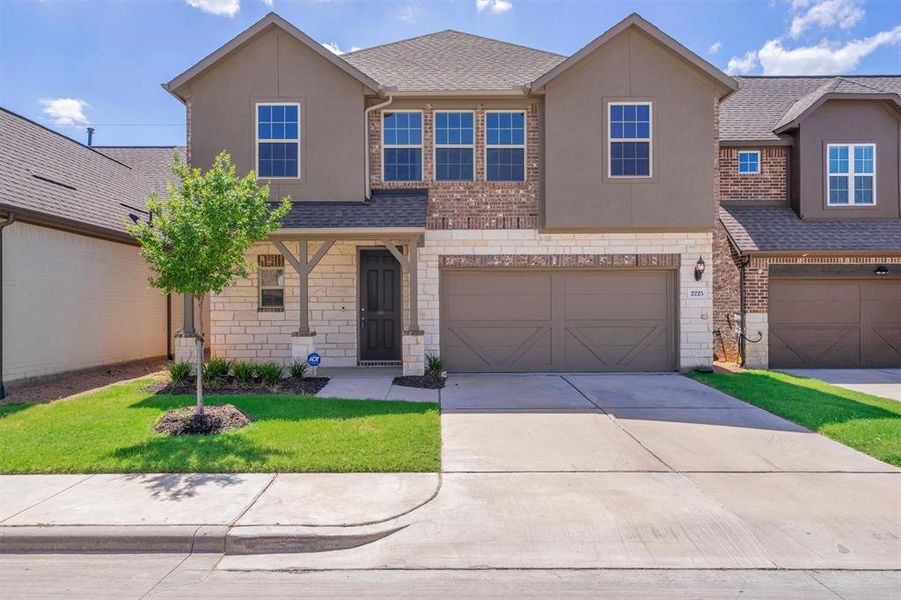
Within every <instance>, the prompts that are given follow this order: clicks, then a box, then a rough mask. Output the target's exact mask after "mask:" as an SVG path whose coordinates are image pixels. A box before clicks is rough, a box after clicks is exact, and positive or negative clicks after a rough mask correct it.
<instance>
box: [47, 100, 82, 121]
mask: <svg viewBox="0 0 901 600" xmlns="http://www.w3.org/2000/svg"><path fill="white" fill-rule="evenodd" d="M40 102H41V104H43V105H44V114H46V115H48V116H49V117H50V118H51V119H53V122H54V124H56V125H87V124H88V123H89V122H90V121H88V118H87V117H86V116H85V114H84V109H86V108H88V107H89V106H90V105H89V104H88V103H87V102H85V101H84V100H78V99H76V98H46V99H43V100H41V101H40Z"/></svg>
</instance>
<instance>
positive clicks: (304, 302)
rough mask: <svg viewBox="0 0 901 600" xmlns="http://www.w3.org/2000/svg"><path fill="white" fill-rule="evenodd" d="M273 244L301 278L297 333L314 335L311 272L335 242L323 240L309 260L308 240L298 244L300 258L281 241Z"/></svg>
mask: <svg viewBox="0 0 901 600" xmlns="http://www.w3.org/2000/svg"><path fill="white" fill-rule="evenodd" d="M272 243H273V244H274V245H275V247H276V248H277V249H278V251H279V253H281V255H282V256H284V257H285V260H286V261H288V264H290V265H291V266H292V267H293V268H294V270H295V271H297V274H298V275H299V276H300V289H299V296H298V299H299V301H300V323H299V325H298V329H297V333H298V334H299V335H312V334H313V332H312V331H310V284H309V278H310V272H311V271H312V270H313V269H314V268H315V267H316V265H318V264H319V261H321V260H322V257H323V256H325V255H326V253H327V252H328V251H329V249H330V248H331V247H332V245H334V243H335V240H323V242H322V245H321V246H319V249H318V250H317V251H316V254H314V255H313V257H312V258H309V248H308V247H307V241H306V240H300V241H299V242H298V246H299V248H298V250H299V252H298V256H296V257H295V256H294V254H293V253H292V252H291V251H290V250H288V248H287V246H285V243H284V242H282V241H281V240H272Z"/></svg>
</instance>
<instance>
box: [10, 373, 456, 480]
mask: <svg viewBox="0 0 901 600" xmlns="http://www.w3.org/2000/svg"><path fill="white" fill-rule="evenodd" d="M150 383H152V381H151V380H141V381H136V382H131V383H124V384H118V385H114V386H111V387H108V388H104V389H101V390H98V391H95V392H91V393H89V394H85V395H83V396H79V397H77V398H73V399H70V400H62V401H57V402H53V403H50V404H39V405H25V404H11V405H6V406H0V473H106V472H109V473H127V472H207V473H213V472H304V471H306V472H311V471H312V472H349V471H438V470H439V469H440V466H441V458H440V450H441V433H440V422H439V415H438V407H437V406H436V405H434V404H425V403H413V402H382V401H375V400H337V399H329V398H313V397H304V396H292V395H279V396H271V395H270V396H265V395H264V396H254V395H246V396H209V397H207V399H206V401H207V403H208V404H213V403H231V404H234V405H235V406H237V407H238V408H240V409H241V410H243V411H244V412H245V413H246V414H247V415H248V416H249V417H250V418H251V421H252V422H251V424H250V425H249V426H247V427H245V428H242V429H239V430H233V431H229V432H226V433H224V434H220V435H212V436H179V437H168V436H165V435H162V434H159V433H156V431H154V429H153V425H154V423H155V422H156V420H157V419H158V418H159V417H160V415H162V414H163V413H164V412H165V411H166V410H168V409H170V408H175V407H180V406H188V405H191V404H192V403H193V397H191V396H170V395H154V394H152V393H150V392H146V391H144V388H146V386H147V385H148V384H150Z"/></svg>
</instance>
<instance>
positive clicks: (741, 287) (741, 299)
mask: <svg viewBox="0 0 901 600" xmlns="http://www.w3.org/2000/svg"><path fill="white" fill-rule="evenodd" d="M749 262H751V257H750V256H744V255H743V256H742V257H741V265H740V266H739V267H738V310H739V311H741V315H740V316H741V333H740V334H739V335H740V337H739V341H740V342H741V343H740V344H739V347H738V352H739V354H740V355H741V362H740V363H739V366H740V367H742V368H743V367H744V366H745V356H746V351H747V348H748V338H747V336H746V335H745V332H746V331H747V328H748V323H747V319H746V318H745V269H746V268H747V266H748V263H749Z"/></svg>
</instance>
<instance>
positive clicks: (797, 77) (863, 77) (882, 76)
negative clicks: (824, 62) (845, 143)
mask: <svg viewBox="0 0 901 600" xmlns="http://www.w3.org/2000/svg"><path fill="white" fill-rule="evenodd" d="M732 77H735V78H736V79H835V78H836V77H841V78H854V79H866V78H869V79H887V78H889V77H895V78H898V77H901V73H898V74H894V73H878V74H875V75H872V74H871V75H847V74H846V75H733V76H732Z"/></svg>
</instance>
